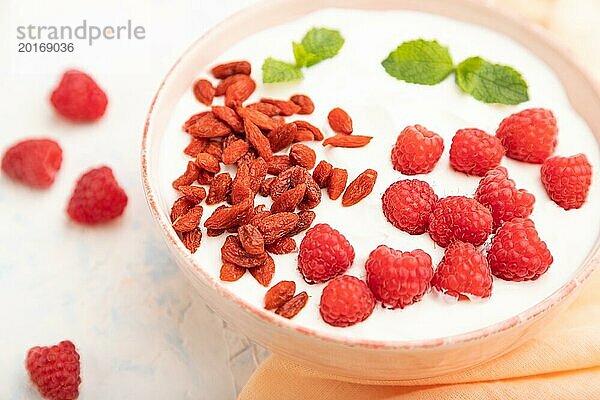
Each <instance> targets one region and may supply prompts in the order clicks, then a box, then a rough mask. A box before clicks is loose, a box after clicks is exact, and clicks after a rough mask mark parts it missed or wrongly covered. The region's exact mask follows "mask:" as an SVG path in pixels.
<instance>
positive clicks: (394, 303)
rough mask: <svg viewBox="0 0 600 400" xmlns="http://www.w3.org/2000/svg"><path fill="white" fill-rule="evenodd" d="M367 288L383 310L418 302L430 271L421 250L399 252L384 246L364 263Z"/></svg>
mask: <svg viewBox="0 0 600 400" xmlns="http://www.w3.org/2000/svg"><path fill="white" fill-rule="evenodd" d="M365 269H366V271H367V285H369V288H370V289H371V291H372V292H373V295H374V296H375V299H376V300H378V301H381V303H382V305H383V307H385V308H392V309H393V308H404V307H406V306H408V305H410V304H413V303H414V302H416V301H418V300H420V299H421V298H422V297H423V295H424V294H425V292H427V290H428V289H429V285H430V282H431V278H432V276H433V268H432V266H431V257H430V256H429V254H427V253H425V252H424V251H423V250H420V249H417V250H413V251H405V252H402V251H400V250H394V249H392V248H389V247H387V246H384V245H380V246H378V247H377V248H376V249H375V250H373V251H372V252H371V254H369V258H368V259H367V262H366V263H365Z"/></svg>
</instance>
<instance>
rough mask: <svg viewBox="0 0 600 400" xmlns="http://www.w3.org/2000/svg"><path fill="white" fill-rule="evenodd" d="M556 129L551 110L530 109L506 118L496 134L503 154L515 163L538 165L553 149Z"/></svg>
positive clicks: (556, 133)
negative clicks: (504, 150) (502, 148)
mask: <svg viewBox="0 0 600 400" xmlns="http://www.w3.org/2000/svg"><path fill="white" fill-rule="evenodd" d="M557 135H558V128H557V127H556V119H555V118H554V115H553V114H552V111H550V110H546V109H544V108H529V109H527V110H523V111H520V112H518V113H516V114H512V115H510V116H509V117H507V118H505V119H504V120H503V121H502V122H501V123H500V126H499V127H498V130H497V131H496V136H497V137H498V139H500V140H501V141H502V144H503V145H504V148H505V149H506V155H507V156H508V157H510V158H514V159H515V160H519V161H525V162H528V163H533V164H541V163H542V162H544V160H545V159H546V158H548V157H550V156H551V155H552V153H553V152H554V149H555V148H556V136H557Z"/></svg>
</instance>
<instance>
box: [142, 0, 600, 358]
mask: <svg viewBox="0 0 600 400" xmlns="http://www.w3.org/2000/svg"><path fill="white" fill-rule="evenodd" d="M293 1H294V0H278V1H272V2H259V3H257V4H255V5H252V6H249V7H246V8H244V9H242V10H240V11H238V12H236V13H235V14H233V15H231V16H229V17H227V19H226V20H224V21H222V22H220V23H218V24H217V25H215V26H214V27H212V28H211V29H209V30H208V31H207V32H205V33H204V34H203V35H202V36H200V37H199V38H198V39H196V40H195V41H194V42H193V43H192V44H191V45H190V46H189V47H188V49H186V51H185V52H184V53H183V54H182V55H181V56H180V57H179V58H178V59H177V61H176V62H175V64H173V66H172V67H171V68H170V69H169V71H168V72H167V74H166V75H165V77H164V78H163V80H162V82H161V83H160V86H159V88H158V90H157V92H156V94H155V96H154V98H153V100H152V103H151V105H150V109H149V111H148V114H147V117H146V121H145V125H144V130H143V135H142V147H141V173H142V185H143V189H144V193H145V196H146V201H147V203H148V206H149V207H150V211H151V213H152V216H153V217H154V219H155V220H156V223H157V224H158V225H159V226H160V228H161V230H162V232H163V233H164V234H165V240H167V244H168V245H169V246H170V248H171V250H172V251H173V250H174V251H176V252H177V255H178V256H179V257H180V258H181V259H183V260H185V262H186V264H187V266H188V267H193V271H192V272H193V273H198V274H199V275H200V276H201V278H202V279H203V280H204V282H206V283H207V284H208V285H209V286H210V287H211V288H212V289H214V290H215V291H216V292H217V293H218V294H219V295H220V296H223V297H224V298H225V300H227V301H233V302H234V303H235V304H236V305H237V306H239V307H241V308H243V309H244V310H246V311H248V312H249V313H250V314H251V315H252V316H254V317H258V318H259V319H261V320H264V321H266V322H268V323H270V324H274V325H275V326H277V327H279V328H283V329H286V330H290V331H293V332H295V333H298V334H301V335H306V336H309V337H312V338H314V339H318V340H322V341H325V342H330V343H333V344H339V345H345V346H349V347H356V346H357V347H364V348H371V349H384V350H413V349H431V348H436V347H440V346H447V345H458V344H463V343H467V342H471V341H476V340H479V339H483V338H485V337H488V336H491V335H497V334H499V333H501V332H503V331H505V330H508V329H511V328H515V327H517V326H519V325H522V324H525V323H526V322H528V321H531V320H535V319H537V318H538V317H540V316H541V315H542V314H545V313H546V312H547V311H548V310H550V309H551V308H553V307H555V306H557V305H558V304H560V303H562V302H563V301H564V300H565V299H566V298H567V297H569V296H570V295H571V294H573V293H574V291H575V289H576V288H578V287H579V286H580V285H581V284H582V283H583V282H584V281H585V280H586V279H587V278H588V277H589V276H590V275H591V273H592V272H593V271H594V269H595V265H596V263H597V262H596V261H597V260H595V257H596V256H597V255H598V254H599V253H600V251H599V249H598V248H599V244H600V239H599V240H598V241H597V242H596V244H595V246H594V247H593V249H592V250H591V251H590V253H589V254H588V257H587V258H586V260H585V261H584V262H583V263H582V265H581V266H580V267H579V268H578V269H577V271H576V272H575V275H574V276H573V278H572V279H571V280H569V281H568V282H566V283H565V284H563V285H562V286H561V287H560V288H559V289H557V290H556V291H555V292H554V293H552V294H551V295H549V296H548V297H547V298H546V299H544V300H543V301H541V302H539V303H537V304H536V305H534V306H532V307H530V308H528V309H527V310H525V311H523V312H521V313H519V314H517V315H515V316H513V317H511V318H509V319H506V320H504V321H501V322H498V323H495V324H493V325H490V326H487V327H484V328H480V329H477V330H473V331H470V332H466V333H462V334H458V335H452V336H447V337H441V338H434V339H425V340H368V339H352V338H344V337H341V336H337V335H334V334H328V333H324V332H322V331H319V330H316V329H311V328H305V327H301V326H298V325H297V324H295V323H294V321H293V320H288V319H286V318H283V317H280V316H279V315H277V314H275V313H273V312H270V311H267V310H265V309H263V308H261V307H257V306H255V305H253V304H250V303H248V302H246V301H244V300H243V299H242V298H241V297H239V296H237V295H236V294H235V293H233V292H232V291H231V290H230V289H229V288H227V287H226V285H223V284H222V283H221V282H220V281H218V280H217V279H214V278H213V277H212V276H210V275H209V274H208V273H206V272H205V271H204V270H203V269H202V268H200V267H199V266H198V265H197V264H196V261H195V260H194V258H193V257H192V255H191V254H190V253H189V251H188V250H187V249H186V248H185V246H183V244H182V243H181V241H180V240H179V238H178V237H177V235H176V234H175V232H174V231H173V229H172V227H171V223H170V221H168V219H167V218H166V217H165V216H164V215H162V214H161V212H160V209H159V206H158V204H157V201H156V198H157V196H156V193H157V192H158V190H157V189H155V188H154V187H153V185H152V184H151V182H150V179H149V176H148V168H149V166H148V146H149V143H148V142H149V139H148V137H149V135H148V131H149V127H150V123H151V119H152V115H153V113H154V112H155V111H156V110H155V106H156V102H157V100H158V99H159V97H160V95H161V93H162V90H163V87H164V86H165V84H166V82H167V80H169V78H170V77H171V76H172V74H173V73H174V71H175V68H176V67H177V66H178V65H179V63H180V62H181V61H182V59H183V58H184V57H186V56H187V55H188V54H189V53H190V52H191V51H192V49H194V48H195V47H196V46H198V45H200V44H201V43H202V42H203V41H204V40H205V39H206V38H207V37H208V36H209V35H210V34H211V33H213V32H214V31H216V30H217V29H218V28H220V27H222V25H223V24H224V23H225V22H227V23H228V24H229V25H235V24H236V22H237V21H238V20H240V19H243V18H244V16H245V15H246V14H247V13H249V12H250V11H252V10H255V9H257V8H260V7H266V5H265V3H285V2H290V3H291V2H293ZM455 1H459V2H462V3H463V4H465V5H468V6H471V7H477V8H480V9H487V10H488V11H489V12H492V11H493V12H494V13H496V14H497V15H498V16H499V17H500V18H502V19H504V20H506V21H507V22H509V23H511V24H513V25H518V26H519V28H521V29H523V30H525V31H526V32H527V33H528V34H530V35H533V36H536V37H537V39H539V40H541V41H542V42H544V44H545V45H546V46H547V47H548V48H550V49H551V50H553V51H555V52H557V53H559V54H560V55H562V57H563V58H564V60H565V61H566V62H567V63H569V64H570V66H571V67H572V68H574V69H575V70H577V71H578V72H579V73H580V74H581V75H582V76H583V78H584V79H585V80H587V82H588V83H589V84H590V86H591V87H592V90H593V91H594V92H595V93H597V94H599V95H600V86H599V85H598V83H597V81H596V80H595V79H594V78H593V77H592V76H591V75H590V74H589V73H588V72H587V71H586V70H585V69H583V68H581V67H580V65H579V64H578V63H577V62H575V61H574V59H575V57H569V56H567V55H568V54H570V53H571V52H570V50H569V49H568V48H566V47H565V46H564V45H563V44H561V43H559V42H558V41H557V40H556V39H555V38H554V37H553V36H552V35H551V34H550V33H549V32H547V31H546V30H544V29H543V28H540V27H538V26H536V25H533V24H531V23H527V22H528V21H527V20H525V19H524V18H520V17H518V16H517V15H514V14H511V13H509V12H506V11H504V10H501V9H498V8H495V7H491V6H489V5H486V4H485V3H481V2H478V1H475V0H455ZM398 9H400V8H398ZM450 18H451V17H450ZM492 29H493V28H492ZM596 136H598V134H596Z"/></svg>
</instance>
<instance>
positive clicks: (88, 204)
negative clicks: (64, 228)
mask: <svg viewBox="0 0 600 400" xmlns="http://www.w3.org/2000/svg"><path fill="white" fill-rule="evenodd" d="M126 205H127V195H126V194H125V192H124V191H123V189H122V188H121V187H120V186H119V184H118V183H117V181H116V179H115V177H114V175H113V173H112V170H111V169H110V168H108V167H100V168H95V169H91V170H89V171H88V172H86V173H85V174H83V175H82V176H81V177H80V178H79V180H78V181H77V184H76V186H75V190H74V191H73V195H72V196H71V200H69V205H68V207H67V213H68V214H69V216H70V217H71V219H72V220H74V221H76V222H79V223H82V224H97V223H100V222H107V221H110V220H112V219H115V218H116V217H118V216H119V215H121V214H123V210H124V209H125V206H126Z"/></svg>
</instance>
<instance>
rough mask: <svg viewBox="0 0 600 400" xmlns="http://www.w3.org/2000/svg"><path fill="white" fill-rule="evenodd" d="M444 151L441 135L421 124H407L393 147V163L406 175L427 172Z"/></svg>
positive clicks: (395, 167)
mask: <svg viewBox="0 0 600 400" xmlns="http://www.w3.org/2000/svg"><path fill="white" fill-rule="evenodd" d="M443 151H444V141H443V139H442V137H441V136H440V135H438V134H436V133H433V132H431V131H428V130H427V129H426V128H425V127H423V126H421V125H415V126H407V127H406V128H404V130H403V131H402V132H401V133H400V135H398V139H396V144H395V145H394V148H393V149H392V164H394V169H396V170H397V171H400V172H402V173H403V174H405V175H416V174H426V173H428V172H431V170H433V167H435V164H437V162H438V160H439V159H440V157H441V156H442V152H443Z"/></svg>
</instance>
